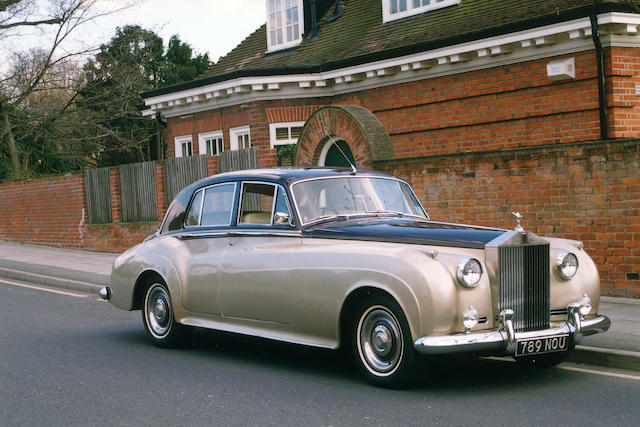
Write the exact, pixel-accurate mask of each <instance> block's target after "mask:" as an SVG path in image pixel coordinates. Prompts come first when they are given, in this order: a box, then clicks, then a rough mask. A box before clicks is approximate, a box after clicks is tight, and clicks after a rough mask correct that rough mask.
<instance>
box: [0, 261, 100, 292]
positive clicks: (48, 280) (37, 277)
mask: <svg viewBox="0 0 640 427" xmlns="http://www.w3.org/2000/svg"><path fill="white" fill-rule="evenodd" d="M0 277H5V278H7V279H14V280H21V281H24V282H28V283H35V284H38V285H44V286H49V287H53V288H59V289H66V290H69V291H77V292H86V293H89V294H96V295H97V294H98V293H99V292H100V288H101V287H102V286H103V285H99V284H95V283H87V282H82V281H78V280H73V279H65V278H60V277H54V276H47V275H44V274H38V273H31V272H28V271H23V270H14V269H11V268H7V267H0ZM105 283H106V282H105Z"/></svg>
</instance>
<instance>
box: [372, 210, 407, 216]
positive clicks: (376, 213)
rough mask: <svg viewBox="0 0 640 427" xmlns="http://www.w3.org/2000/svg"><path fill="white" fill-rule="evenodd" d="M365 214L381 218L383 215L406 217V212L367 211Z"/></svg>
mask: <svg viewBox="0 0 640 427" xmlns="http://www.w3.org/2000/svg"><path fill="white" fill-rule="evenodd" d="M365 214H373V215H376V216H380V215H381V214H382V215H395V216H399V217H404V216H405V215H407V214H405V213H404V212H398V211H367V212H365Z"/></svg>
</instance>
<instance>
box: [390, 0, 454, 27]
mask: <svg viewBox="0 0 640 427" xmlns="http://www.w3.org/2000/svg"><path fill="white" fill-rule="evenodd" d="M461 1H462V0H382V20H383V22H388V21H394V20H396V19H401V18H405V17H407V16H411V15H417V14H419V13H423V12H428V11H430V10H434V9H440V8H443V7H448V6H454V5H457V4H460V2H461Z"/></svg>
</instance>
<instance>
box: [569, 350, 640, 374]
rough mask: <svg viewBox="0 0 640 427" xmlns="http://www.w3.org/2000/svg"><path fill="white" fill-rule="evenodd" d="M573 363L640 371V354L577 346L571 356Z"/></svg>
mask: <svg viewBox="0 0 640 427" xmlns="http://www.w3.org/2000/svg"><path fill="white" fill-rule="evenodd" d="M568 360H570V361H572V362H578V363H587V364H590V365H598V366H606V367H609V368H619V369H629V370H634V371H640V352H637V351H628V350H616V349H611V348H602V347H590V346H586V345H577V346H576V348H575V350H573V352H572V353H571V355H570V356H569V359H568Z"/></svg>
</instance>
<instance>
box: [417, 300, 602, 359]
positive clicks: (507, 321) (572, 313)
mask: <svg viewBox="0 0 640 427" xmlns="http://www.w3.org/2000/svg"><path fill="white" fill-rule="evenodd" d="M512 315H513V312H511V310H504V311H503V312H502V313H500V319H501V327H500V329H499V330H497V331H492V332H470V333H466V334H457V335H444V336H435V337H423V338H419V339H418V340H416V342H415V343H414V347H415V349H416V350H417V351H418V352H420V353H423V354H453V353H466V352H470V353H480V354H492V355H513V354H515V351H516V343H517V342H518V341H521V340H528V339H533V338H546V337H553V336H555V335H560V334H569V335H570V336H572V337H573V340H574V341H573V342H574V344H579V343H580V341H581V340H582V337H584V336H588V335H593V334H597V333H600V332H605V331H607V330H608V329H609V327H610V326H611V321H610V320H609V318H608V317H607V316H596V317H593V318H591V319H583V318H581V317H580V314H579V312H578V311H577V308H576V307H572V306H569V315H568V319H567V321H566V322H564V323H562V325H561V326H559V327H557V328H551V329H544V330H540V331H531V332H514V330H513V323H512V321H511V317H512Z"/></svg>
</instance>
